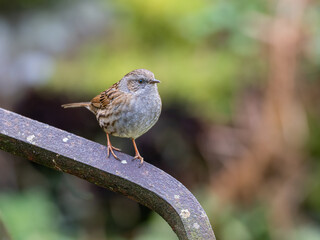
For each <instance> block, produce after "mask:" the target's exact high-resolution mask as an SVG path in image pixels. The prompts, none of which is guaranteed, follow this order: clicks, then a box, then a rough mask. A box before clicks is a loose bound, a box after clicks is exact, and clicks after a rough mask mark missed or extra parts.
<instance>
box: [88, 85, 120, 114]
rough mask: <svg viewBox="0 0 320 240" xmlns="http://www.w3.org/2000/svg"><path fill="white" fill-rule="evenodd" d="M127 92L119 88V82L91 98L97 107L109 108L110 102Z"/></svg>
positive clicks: (93, 104)
mask: <svg viewBox="0 0 320 240" xmlns="http://www.w3.org/2000/svg"><path fill="white" fill-rule="evenodd" d="M125 94H126V93H125V92H123V91H121V90H119V88H118V83H115V84H113V85H112V86H111V87H110V88H108V89H107V90H105V91H103V92H102V93H100V94H99V95H97V96H95V97H94V98H93V99H92V100H91V104H92V106H93V107H95V108H100V109H101V108H108V107H109V104H110V103H111V102H112V101H113V100H114V99H116V98H119V97H121V96H123V95H125Z"/></svg>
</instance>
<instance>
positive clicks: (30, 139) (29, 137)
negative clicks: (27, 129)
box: [27, 134, 36, 144]
mask: <svg viewBox="0 0 320 240" xmlns="http://www.w3.org/2000/svg"><path fill="white" fill-rule="evenodd" d="M35 137H36V136H35V135H33V134H32V135H30V136H28V137H27V141H28V142H29V143H32V144H35V141H34V140H33V139H34V138H35Z"/></svg>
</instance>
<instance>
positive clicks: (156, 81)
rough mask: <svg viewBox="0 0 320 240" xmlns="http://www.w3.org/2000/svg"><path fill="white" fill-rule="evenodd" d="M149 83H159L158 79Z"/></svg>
mask: <svg viewBox="0 0 320 240" xmlns="http://www.w3.org/2000/svg"><path fill="white" fill-rule="evenodd" d="M150 83H160V81H159V80H158V79H153V80H151V81H150Z"/></svg>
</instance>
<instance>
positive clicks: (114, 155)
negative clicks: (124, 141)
mask: <svg viewBox="0 0 320 240" xmlns="http://www.w3.org/2000/svg"><path fill="white" fill-rule="evenodd" d="M113 150H116V151H121V150H120V149H119V148H116V147H114V146H112V145H108V146H107V156H108V158H109V156H110V152H111V154H112V156H113V157H114V158H115V159H117V160H119V161H120V159H119V158H118V156H117V155H116V154H115V153H114V151H113Z"/></svg>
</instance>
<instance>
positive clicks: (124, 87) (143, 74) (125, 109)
mask: <svg viewBox="0 0 320 240" xmlns="http://www.w3.org/2000/svg"><path fill="white" fill-rule="evenodd" d="M159 82H160V81H159V80H157V79H155V78H154V74H153V73H152V72H150V71H148V70H146V69H136V70H134V71H132V72H130V73H128V74H126V75H125V76H124V77H123V78H122V79H121V80H120V81H119V82H117V83H115V84H113V85H112V86H111V87H110V88H108V89H107V90H105V91H104V92H102V93H101V94H99V95H97V96H96V97H94V98H93V99H92V100H91V102H81V103H70V104H64V105H62V107H64V108H74V107H85V108H87V109H89V110H90V111H91V112H92V113H94V114H95V115H96V118H97V120H98V122H99V125H100V127H102V128H103V129H104V131H105V132H106V135H107V149H108V157H109V155H110V152H111V154H112V155H113V156H114V157H115V158H116V159H118V160H119V158H118V157H117V155H116V154H115V153H114V151H113V150H116V151H119V149H117V148H115V147H113V146H112V145H111V142H110V139H109V134H110V135H113V136H117V137H126V138H131V139H132V143H133V146H134V149H135V157H134V159H139V160H140V162H141V164H142V163H143V157H141V155H140V153H139V151H138V148H137V146H136V143H135V139H136V138H138V137H140V136H141V135H142V134H144V133H145V132H147V131H148V130H149V129H150V128H151V127H152V126H153V125H154V124H155V123H156V122H157V120H158V118H159V116H160V113H161V99H160V96H159V93H158V88H157V83H159Z"/></svg>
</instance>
